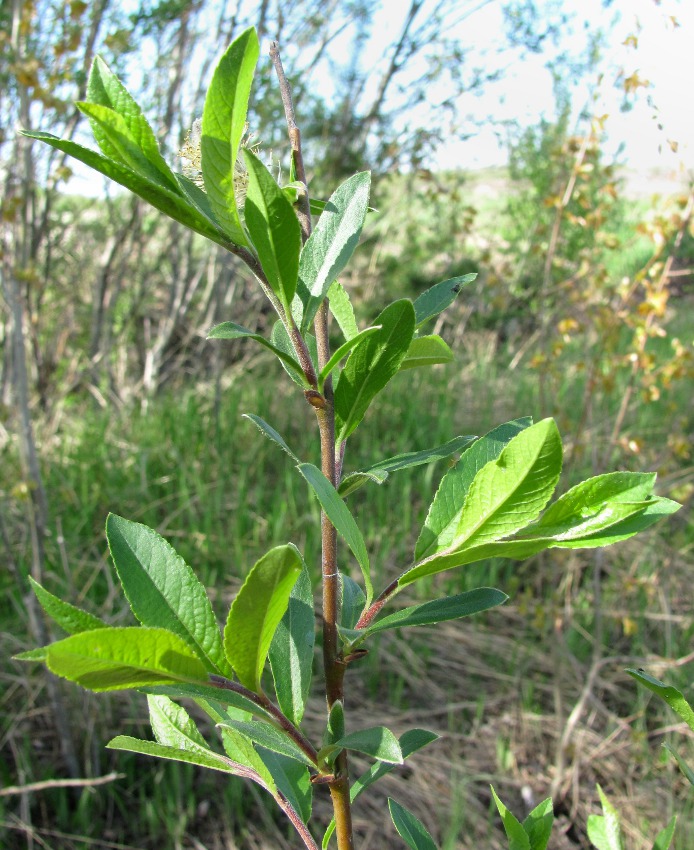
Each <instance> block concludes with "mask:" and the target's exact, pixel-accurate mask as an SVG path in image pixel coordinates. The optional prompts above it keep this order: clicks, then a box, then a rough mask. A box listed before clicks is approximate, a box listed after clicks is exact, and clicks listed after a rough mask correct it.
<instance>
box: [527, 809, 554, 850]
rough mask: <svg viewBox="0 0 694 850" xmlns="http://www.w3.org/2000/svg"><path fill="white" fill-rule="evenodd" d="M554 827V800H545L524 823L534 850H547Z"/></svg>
mask: <svg viewBox="0 0 694 850" xmlns="http://www.w3.org/2000/svg"><path fill="white" fill-rule="evenodd" d="M553 826H554V807H553V805H552V798H551V797H548V798H547V799H546V800H543V801H542V802H541V803H539V804H538V805H537V806H535V808H534V809H533V810H532V812H530V814H529V815H528V817H527V818H526V819H525V820H524V821H523V829H524V830H525V831H526V833H527V836H528V838H529V839H530V847H531V848H532V850H547V845H548V844H549V839H550V837H551V835H552V827H553Z"/></svg>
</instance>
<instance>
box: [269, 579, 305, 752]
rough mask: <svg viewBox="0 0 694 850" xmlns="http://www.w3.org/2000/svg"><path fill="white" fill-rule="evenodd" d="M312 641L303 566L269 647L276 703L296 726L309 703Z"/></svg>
mask: <svg viewBox="0 0 694 850" xmlns="http://www.w3.org/2000/svg"><path fill="white" fill-rule="evenodd" d="M315 640H316V621H315V614H314V611H313V591H312V589H311V577H310V575H309V572H308V570H307V569H306V566H305V565H304V567H303V568H302V570H301V575H300V576H299V578H298V579H297V581H296V584H295V585H294V587H293V588H292V592H291V595H290V597H289V605H288V606H287V610H286V612H285V614H284V616H283V617H282V619H281V621H280V624H279V626H278V627H277V631H276V632H275V636H274V638H273V640H272V644H271V645H270V668H271V669H272V677H273V679H274V682H275V694H276V695H277V701H278V703H279V706H280V708H281V709H282V713H283V714H284V715H285V716H286V717H288V718H289V719H290V720H291V721H292V723H293V724H294V725H295V726H298V725H299V723H301V720H302V718H303V716H304V708H305V706H306V701H307V700H308V694H309V690H310V687H311V674H312V672H313V647H314V644H315ZM270 749H272V747H271V748H270Z"/></svg>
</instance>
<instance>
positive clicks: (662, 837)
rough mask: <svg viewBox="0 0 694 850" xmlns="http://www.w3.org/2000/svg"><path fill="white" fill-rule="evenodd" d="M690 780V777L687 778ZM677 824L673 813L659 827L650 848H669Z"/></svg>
mask: <svg viewBox="0 0 694 850" xmlns="http://www.w3.org/2000/svg"><path fill="white" fill-rule="evenodd" d="M689 781H690V782H691V781H692V780H691V779H690V780H689ZM692 784H694V783H692ZM676 826H677V815H673V816H672V819H671V820H670V823H669V824H668V825H667V826H666V827H665V828H664V829H661V830H660V832H659V833H658V835H657V836H656V839H655V841H654V842H653V848H652V850H669V848H670V845H671V844H672V839H673V838H674V836H675V827H676Z"/></svg>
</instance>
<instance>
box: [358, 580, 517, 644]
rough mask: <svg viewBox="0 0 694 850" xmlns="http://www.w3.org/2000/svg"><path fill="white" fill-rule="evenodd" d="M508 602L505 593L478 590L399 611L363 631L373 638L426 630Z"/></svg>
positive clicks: (491, 589)
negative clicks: (386, 633) (389, 632)
mask: <svg viewBox="0 0 694 850" xmlns="http://www.w3.org/2000/svg"><path fill="white" fill-rule="evenodd" d="M507 599H508V596H507V595H506V594H505V593H502V592H501V591H500V590H496V589H495V588H493V587H478V588H476V589H475V590H468V591H467V592H466V593H461V594H459V595H458V596H445V597H444V598H443V599H434V600H433V601H431V602H424V603H422V604H421V605H412V606H411V607H410V608H403V609H402V610H401V611H396V612H395V613H394V614H389V615H388V616H387V617H382V618H381V619H380V620H376V621H375V622H374V623H372V624H371V625H370V626H368V628H366V629H364V634H365V635H372V634H375V633H376V632H382V631H385V630H386V629H402V628H405V627H406V626H429V625H432V624H434V623H443V622H446V621H447V620H459V619H460V618H462V617H469V616H470V615H472V614H478V613H479V612H480V611H487V610H489V608H494V607H495V606H496V605H503V603H504V602H506V600H507Z"/></svg>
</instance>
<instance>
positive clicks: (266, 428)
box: [242, 413, 301, 463]
mask: <svg viewBox="0 0 694 850" xmlns="http://www.w3.org/2000/svg"><path fill="white" fill-rule="evenodd" d="M242 416H243V417H244V419H249V420H250V421H251V422H252V423H253V424H254V425H255V426H256V428H257V429H258V430H259V431H260V433H261V434H264V435H265V436H266V437H268V439H270V440H272V441H273V442H274V443H277V445H278V446H279V447H280V448H281V449H282V451H283V452H286V453H287V454H288V455H289V457H290V458H291V459H292V460H293V461H294V462H295V463H301V461H300V460H299V458H298V457H297V456H296V455H295V454H294V452H293V451H292V450H291V449H290V448H289V446H288V445H287V443H286V442H285V440H284V438H283V437H282V435H281V434H280V433H279V432H278V431H275V429H274V428H273V427H272V425H268V423H267V422H266V421H265V420H264V419H261V418H260V416H256V415H255V413H243V414H242Z"/></svg>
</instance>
